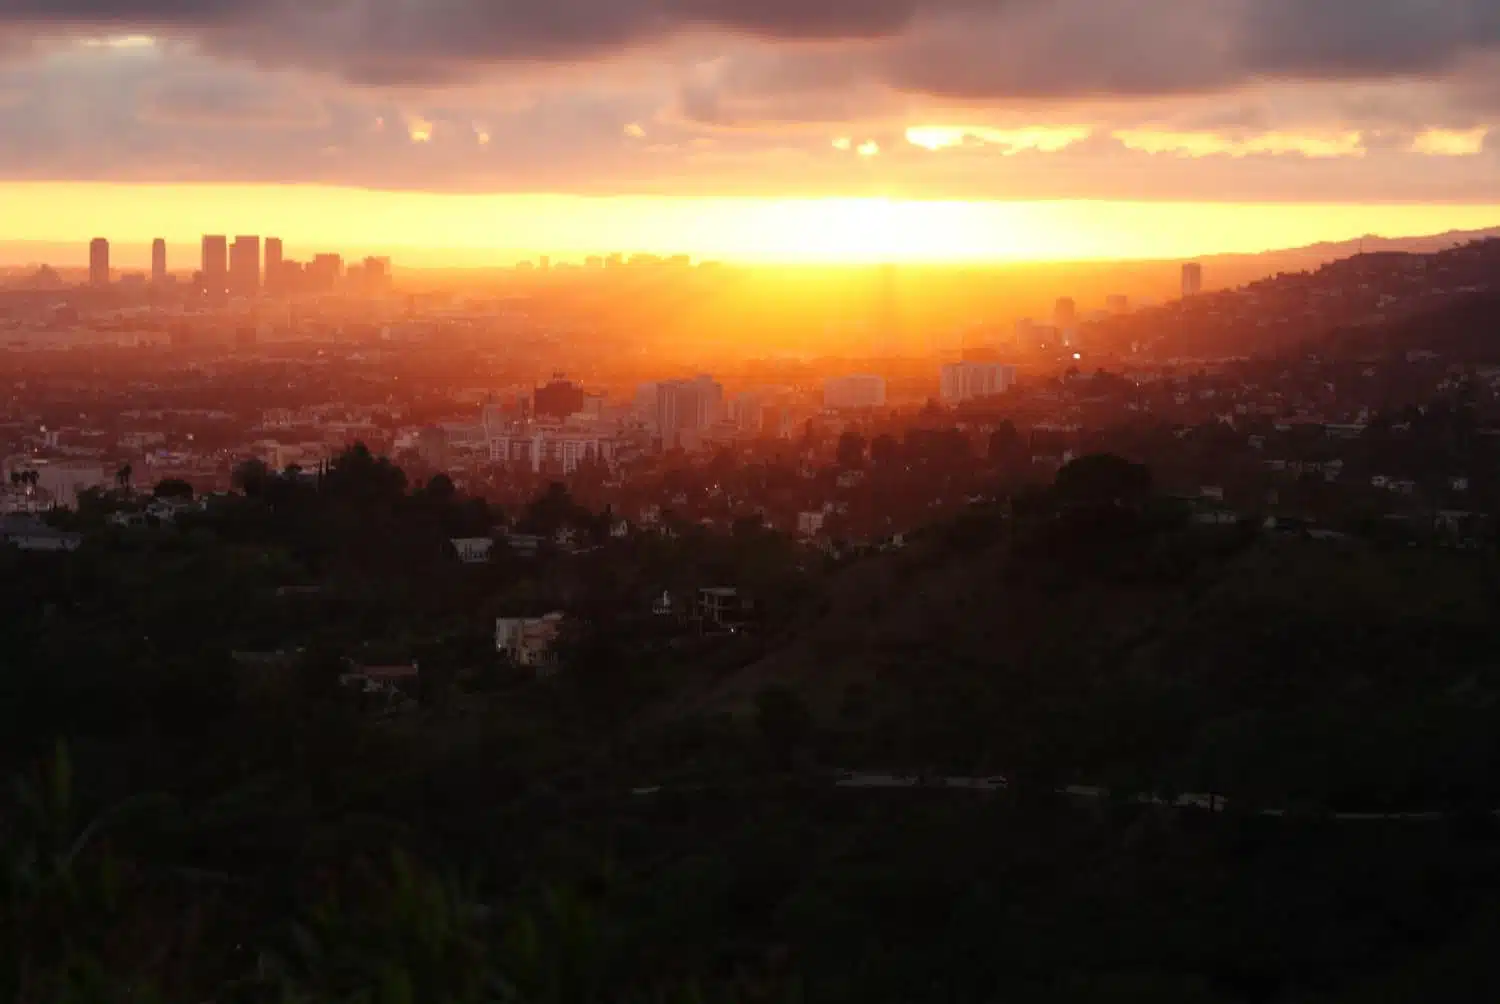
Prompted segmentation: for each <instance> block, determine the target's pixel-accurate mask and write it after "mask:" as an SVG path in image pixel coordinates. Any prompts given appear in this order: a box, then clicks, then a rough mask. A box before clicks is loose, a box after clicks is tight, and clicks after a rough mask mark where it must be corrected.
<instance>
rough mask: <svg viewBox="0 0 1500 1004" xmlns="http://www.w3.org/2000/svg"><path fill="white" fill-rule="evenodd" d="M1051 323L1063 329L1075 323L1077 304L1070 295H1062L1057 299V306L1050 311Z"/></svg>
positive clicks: (1076, 321)
mask: <svg viewBox="0 0 1500 1004" xmlns="http://www.w3.org/2000/svg"><path fill="white" fill-rule="evenodd" d="M1052 323H1053V324H1056V325H1057V326H1058V327H1059V328H1062V329H1063V330H1065V331H1066V330H1067V329H1068V328H1071V327H1074V326H1075V325H1077V323H1078V304H1076V303H1074V302H1073V298H1072V297H1071V296H1064V297H1062V298H1061V299H1060V300H1058V301H1057V307H1056V309H1055V310H1054V311H1053V313H1052Z"/></svg>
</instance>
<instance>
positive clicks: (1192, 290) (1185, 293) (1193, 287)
mask: <svg viewBox="0 0 1500 1004" xmlns="http://www.w3.org/2000/svg"><path fill="white" fill-rule="evenodd" d="M1201 292H1203V266H1202V265H1200V264H1198V263H1197V262H1195V261H1190V262H1188V263H1187V264H1186V265H1184V266H1182V298H1183V299H1184V300H1186V299H1187V298H1188V297H1190V296H1197V295H1198V294H1199V293H1201Z"/></svg>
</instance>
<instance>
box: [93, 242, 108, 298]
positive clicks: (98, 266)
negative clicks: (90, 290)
mask: <svg viewBox="0 0 1500 1004" xmlns="http://www.w3.org/2000/svg"><path fill="white" fill-rule="evenodd" d="M89 285H90V286H95V287H98V288H103V287H105V286H108V285H109V241H107V240H105V239H104V238H103V237H95V238H94V239H93V240H91V241H89Z"/></svg>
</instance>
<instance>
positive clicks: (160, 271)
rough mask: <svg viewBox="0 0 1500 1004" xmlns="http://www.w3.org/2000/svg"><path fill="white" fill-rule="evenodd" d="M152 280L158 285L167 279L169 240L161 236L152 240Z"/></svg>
mask: <svg viewBox="0 0 1500 1004" xmlns="http://www.w3.org/2000/svg"><path fill="white" fill-rule="evenodd" d="M151 281H152V282H154V283H156V284H157V285H160V284H161V283H164V282H166V281H167V242H166V241H165V240H163V239H162V238H160V237H158V238H156V240H154V241H152V242H151Z"/></svg>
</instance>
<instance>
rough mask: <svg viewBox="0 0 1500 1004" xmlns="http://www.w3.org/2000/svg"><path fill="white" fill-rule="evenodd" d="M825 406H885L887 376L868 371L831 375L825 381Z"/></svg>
mask: <svg viewBox="0 0 1500 1004" xmlns="http://www.w3.org/2000/svg"><path fill="white" fill-rule="evenodd" d="M823 407H825V408H831V409H835V410H838V409H845V408H849V409H853V408H883V407H885V377H883V376H873V375H870V374H867V373H862V374H856V375H854V376H841V377H831V378H829V379H828V380H825V381H823Z"/></svg>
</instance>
